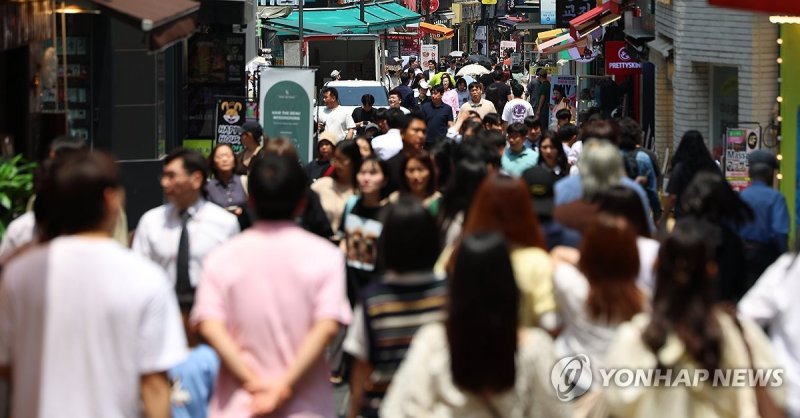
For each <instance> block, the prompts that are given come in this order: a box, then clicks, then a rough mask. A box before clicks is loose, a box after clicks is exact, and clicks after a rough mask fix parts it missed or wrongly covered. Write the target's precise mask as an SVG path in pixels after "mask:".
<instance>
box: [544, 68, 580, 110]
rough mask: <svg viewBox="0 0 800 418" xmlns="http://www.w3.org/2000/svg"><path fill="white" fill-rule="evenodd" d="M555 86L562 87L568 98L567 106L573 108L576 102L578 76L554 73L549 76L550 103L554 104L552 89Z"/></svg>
mask: <svg viewBox="0 0 800 418" xmlns="http://www.w3.org/2000/svg"><path fill="white" fill-rule="evenodd" d="M556 86H561V87H563V88H564V93H565V94H566V98H567V99H569V107H572V108H574V107H575V106H576V104H577V103H578V77H577V76H574V75H555V76H552V77H550V105H555V104H556V102H555V99H554V98H553V89H555V87H556Z"/></svg>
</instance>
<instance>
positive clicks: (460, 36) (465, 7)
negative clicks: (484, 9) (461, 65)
mask: <svg viewBox="0 0 800 418" xmlns="http://www.w3.org/2000/svg"><path fill="white" fill-rule="evenodd" d="M452 7H453V9H452V10H453V20H452V22H453V29H454V30H455V38H454V39H456V41H455V44H456V45H457V46H458V48H456V49H455V50H457V51H464V52H465V53H467V54H471V53H473V52H474V51H475V48H474V46H473V45H475V43H474V42H475V31H474V28H475V23H477V22H478V21H480V20H481V3H480V2H478V1H467V2H454V3H453V6H452Z"/></svg>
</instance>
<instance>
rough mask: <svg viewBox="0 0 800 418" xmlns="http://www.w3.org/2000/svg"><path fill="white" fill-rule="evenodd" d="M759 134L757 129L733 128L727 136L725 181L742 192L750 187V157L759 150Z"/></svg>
mask: <svg viewBox="0 0 800 418" xmlns="http://www.w3.org/2000/svg"><path fill="white" fill-rule="evenodd" d="M758 135H759V132H758V130H755V129H745V128H731V129H728V131H727V133H726V135H725V179H726V180H728V183H730V185H731V187H732V188H733V189H734V190H736V191H737V192H740V191H742V190H744V189H746V188H747V186H749V185H750V173H749V170H750V164H749V163H748V156H749V155H750V153H751V152H753V151H755V150H756V149H758V144H759V137H758Z"/></svg>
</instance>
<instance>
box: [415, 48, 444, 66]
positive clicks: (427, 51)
mask: <svg viewBox="0 0 800 418" xmlns="http://www.w3.org/2000/svg"><path fill="white" fill-rule="evenodd" d="M419 57H420V61H419V62H420V63H423V64H424V63H426V62H428V61H430V60H434V61H436V62H439V45H435V44H431V45H425V44H423V45H420V47H419Z"/></svg>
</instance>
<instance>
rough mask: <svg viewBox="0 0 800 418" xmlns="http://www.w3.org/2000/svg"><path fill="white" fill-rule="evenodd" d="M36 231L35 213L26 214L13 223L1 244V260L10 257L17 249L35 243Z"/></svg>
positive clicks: (7, 229) (9, 225)
mask: <svg viewBox="0 0 800 418" xmlns="http://www.w3.org/2000/svg"><path fill="white" fill-rule="evenodd" d="M35 229H36V217H35V216H34V215H33V212H26V213H24V214H23V215H22V216H20V217H19V218H17V219H14V220H13V221H11V223H10V224H8V228H6V233H5V235H3V241H2V242H0V260H2V259H3V258H4V257H5V256H7V255H10V254H11V253H12V252H13V251H14V250H16V249H17V248H20V247H22V246H23V245H25V244H28V243H31V242H33V235H34V230H35Z"/></svg>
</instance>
